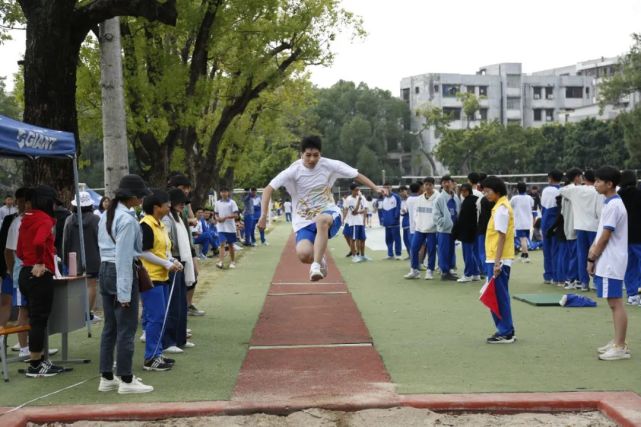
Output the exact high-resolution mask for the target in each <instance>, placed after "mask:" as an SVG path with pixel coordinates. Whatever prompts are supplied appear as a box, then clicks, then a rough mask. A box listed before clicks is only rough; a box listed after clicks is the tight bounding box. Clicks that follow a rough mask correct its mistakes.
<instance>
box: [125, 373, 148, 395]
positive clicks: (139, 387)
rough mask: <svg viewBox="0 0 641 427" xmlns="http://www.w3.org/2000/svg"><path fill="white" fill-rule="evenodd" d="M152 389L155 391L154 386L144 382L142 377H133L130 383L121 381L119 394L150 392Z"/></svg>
mask: <svg viewBox="0 0 641 427" xmlns="http://www.w3.org/2000/svg"><path fill="white" fill-rule="evenodd" d="M150 391H154V388H153V387H152V386H150V385H145V384H143V383H142V381H141V380H140V378H136V377H133V379H132V380H131V382H130V383H126V382H124V381H121V382H120V385H119V386H118V394H133V393H149V392H150Z"/></svg>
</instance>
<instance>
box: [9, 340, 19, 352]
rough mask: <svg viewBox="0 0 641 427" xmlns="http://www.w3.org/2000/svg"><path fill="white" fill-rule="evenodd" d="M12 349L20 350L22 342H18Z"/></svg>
mask: <svg viewBox="0 0 641 427" xmlns="http://www.w3.org/2000/svg"><path fill="white" fill-rule="evenodd" d="M11 351H20V343H19V342H18V343H16V344H15V345H14V346H13V347H11Z"/></svg>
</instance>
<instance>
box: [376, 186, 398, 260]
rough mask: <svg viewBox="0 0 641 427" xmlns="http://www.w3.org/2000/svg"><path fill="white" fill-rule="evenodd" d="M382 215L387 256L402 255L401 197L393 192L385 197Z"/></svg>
mask: <svg viewBox="0 0 641 427" xmlns="http://www.w3.org/2000/svg"><path fill="white" fill-rule="evenodd" d="M381 217H382V220H383V226H384V227H385V243H386V244H387V256H388V257H393V256H394V254H396V256H401V251H402V249H401V198H400V197H399V195H398V194H396V193H392V194H390V195H389V196H387V197H385V198H384V199H383V208H382V213H381Z"/></svg>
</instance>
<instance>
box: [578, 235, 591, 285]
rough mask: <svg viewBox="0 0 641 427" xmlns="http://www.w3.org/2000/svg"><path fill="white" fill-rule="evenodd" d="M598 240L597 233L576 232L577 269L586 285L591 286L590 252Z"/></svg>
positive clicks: (580, 278)
mask: <svg viewBox="0 0 641 427" xmlns="http://www.w3.org/2000/svg"><path fill="white" fill-rule="evenodd" d="M595 238H596V231H585V230H576V259H577V263H578V266H577V269H578V272H579V280H580V281H581V283H583V284H584V285H589V284H590V275H589V274H588V270H587V265H588V252H589V251H590V246H592V243H594V239H595Z"/></svg>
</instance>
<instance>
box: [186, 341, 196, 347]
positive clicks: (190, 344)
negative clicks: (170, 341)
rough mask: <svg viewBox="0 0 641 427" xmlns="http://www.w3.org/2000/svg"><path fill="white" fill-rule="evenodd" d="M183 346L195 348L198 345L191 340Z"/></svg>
mask: <svg viewBox="0 0 641 427" xmlns="http://www.w3.org/2000/svg"><path fill="white" fill-rule="evenodd" d="M183 347H185V348H194V347H196V344H194V343H193V342H191V341H187V342H186V343H185V345H184V346H183Z"/></svg>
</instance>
